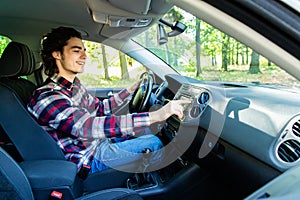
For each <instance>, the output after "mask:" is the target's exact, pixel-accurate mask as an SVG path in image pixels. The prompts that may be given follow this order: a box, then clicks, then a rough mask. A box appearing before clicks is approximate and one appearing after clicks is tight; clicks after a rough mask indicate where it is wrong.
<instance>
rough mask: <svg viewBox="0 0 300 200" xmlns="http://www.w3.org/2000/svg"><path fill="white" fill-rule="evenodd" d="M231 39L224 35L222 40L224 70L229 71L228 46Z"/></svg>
mask: <svg viewBox="0 0 300 200" xmlns="http://www.w3.org/2000/svg"><path fill="white" fill-rule="evenodd" d="M229 39H230V37H229V36H228V35H226V34H224V33H223V40H222V69H223V70H224V71H228V45H229Z"/></svg>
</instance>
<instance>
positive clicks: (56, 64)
mask: <svg viewBox="0 0 300 200" xmlns="http://www.w3.org/2000/svg"><path fill="white" fill-rule="evenodd" d="M41 56H42V60H43V64H44V67H45V74H46V75H47V76H48V78H47V80H46V81H45V83H44V84H43V86H42V87H40V88H38V89H37V90H36V91H35V92H34V94H33V95H32V97H31V98H30V101H29V103H28V106H27V108H28V110H29V112H30V113H31V114H32V115H33V116H34V118H35V119H36V121H37V122H38V123H39V124H40V125H41V126H42V127H43V128H44V129H45V130H46V131H47V132H48V133H49V134H50V135H51V137H52V138H53V139H54V140H55V141H56V142H57V144H58V145H59V147H60V148H61V149H62V151H63V152H64V154H65V156H66V158H67V160H69V161H72V162H75V163H76V164H77V166H78V170H80V168H81V167H82V165H83V164H84V165H88V166H90V167H91V171H90V173H94V172H97V171H101V170H103V169H106V168H108V167H116V166H121V165H125V164H128V163H131V162H134V161H137V160H140V159H141V158H142V151H143V149H145V148H149V149H151V151H152V153H151V158H150V164H155V163H159V162H160V161H161V158H162V156H163V153H162V152H163V151H162V150H161V149H162V146H163V145H162V143H161V141H160V140H159V139H158V138H157V137H156V136H154V135H152V134H149V133H147V132H145V133H144V134H139V135H140V136H139V137H133V136H135V132H140V131H141V130H143V129H146V128H147V127H149V125H150V124H151V123H154V122H158V121H163V120H166V119H167V118H168V117H170V116H171V115H173V114H175V115H177V116H178V117H179V118H181V117H182V112H183V107H182V106H181V104H183V103H187V102H185V101H176V102H175V101H171V102H169V103H168V104H167V105H165V106H164V107H162V108H161V109H159V110H157V111H154V112H144V113H137V114H127V115H122V116H116V115H114V114H113V111H114V109H115V108H116V107H117V106H118V105H120V104H121V103H122V101H123V100H124V99H125V98H126V97H128V96H129V95H130V94H132V93H133V92H134V91H135V90H136V89H137V88H138V86H139V83H140V82H139V81H137V82H136V83H134V84H133V85H132V86H131V87H129V88H127V89H124V90H122V91H120V92H119V93H118V94H115V95H114V96H112V97H110V98H108V99H105V100H103V101H100V100H99V99H98V98H96V97H93V96H92V95H90V94H89V93H88V92H87V90H86V89H85V87H84V86H83V85H82V84H81V83H80V80H79V79H78V78H77V77H76V75H77V74H78V73H81V72H83V68H84V64H85V61H86V58H87V56H86V52H85V47H84V44H83V42H82V37H81V35H80V33H79V32H78V31H76V30H75V29H73V28H68V27H58V28H56V29H52V31H51V32H49V33H47V34H45V35H44V37H43V40H42V50H41ZM114 138H118V139H120V138H121V139H122V140H121V142H116V141H117V140H114ZM129 138H130V139H129ZM131 138H133V139H131Z"/></svg>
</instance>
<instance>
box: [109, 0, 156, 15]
mask: <svg viewBox="0 0 300 200" xmlns="http://www.w3.org/2000/svg"><path fill="white" fill-rule="evenodd" d="M108 2H109V3H110V4H111V5H113V6H115V7H117V8H121V9H122V10H127V11H129V12H133V13H136V14H143V15H146V14H148V12H149V10H150V4H151V0H138V1H132V0H108Z"/></svg>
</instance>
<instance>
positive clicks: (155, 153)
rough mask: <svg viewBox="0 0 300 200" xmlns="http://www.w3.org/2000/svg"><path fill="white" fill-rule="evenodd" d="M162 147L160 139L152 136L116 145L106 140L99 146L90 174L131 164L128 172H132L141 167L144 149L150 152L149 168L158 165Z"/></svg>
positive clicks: (144, 136) (148, 135) (147, 135)
mask: <svg viewBox="0 0 300 200" xmlns="http://www.w3.org/2000/svg"><path fill="white" fill-rule="evenodd" d="M162 146H163V144H162V142H161V141H160V139H159V138H158V137H156V136H154V135H152V134H146V135H143V136H140V137H137V138H133V139H129V140H125V141H122V142H116V143H113V142H111V140H110V139H107V140H105V141H103V142H102V143H101V144H100V145H99V147H98V149H97V151H96V153H95V155H94V159H93V161H92V164H91V171H90V173H94V172H98V171H102V170H104V169H107V168H114V167H116V168H117V167H118V166H124V165H126V164H132V169H130V172H134V170H138V168H139V167H141V165H142V158H143V154H142V151H143V150H144V149H145V148H149V149H151V150H152V152H151V154H150V159H149V161H150V166H155V165H158V164H159V163H160V162H161V160H162V157H163V150H162V149H161V148H162ZM135 167H136V168H135ZM131 170H132V171H131ZM125 171H126V170H125ZM127 172H128V171H127Z"/></svg>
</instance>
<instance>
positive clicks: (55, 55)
mask: <svg viewBox="0 0 300 200" xmlns="http://www.w3.org/2000/svg"><path fill="white" fill-rule="evenodd" d="M52 56H53V58H54V59H58V60H59V59H60V57H61V54H60V51H53V52H52Z"/></svg>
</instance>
